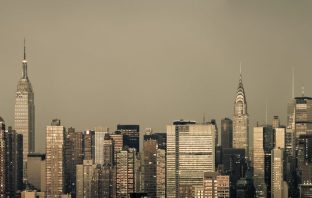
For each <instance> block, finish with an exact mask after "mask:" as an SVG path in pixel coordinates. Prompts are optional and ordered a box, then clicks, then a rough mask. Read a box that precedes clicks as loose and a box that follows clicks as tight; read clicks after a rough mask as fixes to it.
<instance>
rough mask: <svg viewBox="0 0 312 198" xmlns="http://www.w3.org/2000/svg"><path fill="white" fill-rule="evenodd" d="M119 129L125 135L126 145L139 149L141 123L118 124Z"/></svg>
mask: <svg viewBox="0 0 312 198" xmlns="http://www.w3.org/2000/svg"><path fill="white" fill-rule="evenodd" d="M117 131H120V132H121V134H122V135H123V142H124V146H127V147H129V148H135V149H136V150H137V151H139V148H140V141H139V139H140V126H139V125H122V124H118V125H117Z"/></svg>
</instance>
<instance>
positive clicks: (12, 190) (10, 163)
mask: <svg viewBox="0 0 312 198" xmlns="http://www.w3.org/2000/svg"><path fill="white" fill-rule="evenodd" d="M5 147H6V149H5V150H6V153H7V155H6V160H5V162H6V171H7V172H6V189H7V190H6V191H7V196H9V197H16V192H17V191H20V190H22V189H23V187H24V186H23V135H22V134H17V133H16V131H15V130H12V128H11V127H8V130H7V131H6V132H5Z"/></svg>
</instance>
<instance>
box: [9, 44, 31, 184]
mask: <svg viewBox="0 0 312 198" xmlns="http://www.w3.org/2000/svg"><path fill="white" fill-rule="evenodd" d="M22 69H23V70H22V77H21V79H20V80H19V81H18V84H17V90H16V96H15V113H14V128H15V130H16V132H17V133H20V134H22V135H23V161H24V165H23V169H24V172H23V176H24V179H26V177H25V174H26V169H27V164H26V163H27V156H28V154H29V153H32V152H35V102H34V92H33V88H32V85H31V83H30V80H29V78H28V73H27V72H28V71H27V60H26V47H25V42H24V59H23V61H22Z"/></svg>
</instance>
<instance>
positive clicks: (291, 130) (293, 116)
mask: <svg viewBox="0 0 312 198" xmlns="http://www.w3.org/2000/svg"><path fill="white" fill-rule="evenodd" d="M310 131H312V98H311V97H306V96H304V93H302V96H301V97H295V98H294V99H293V100H291V102H290V103H289V105H288V110H287V129H286V138H285V139H286V142H285V144H286V154H287V166H286V167H287V168H286V169H287V171H286V177H287V182H288V184H289V196H290V197H298V196H299V191H298V189H299V187H298V184H300V183H301V182H302V178H301V176H300V175H302V173H301V171H302V170H301V168H300V164H301V163H300V162H299V160H300V157H299V155H300V150H302V149H301V148H300V147H301V146H302V145H301V140H300V136H301V135H307V134H308V133H310ZM307 175H308V174H303V176H307Z"/></svg>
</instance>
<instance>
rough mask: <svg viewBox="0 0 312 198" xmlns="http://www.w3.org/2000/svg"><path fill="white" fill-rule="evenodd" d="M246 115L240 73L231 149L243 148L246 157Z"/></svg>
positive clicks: (247, 125)
mask: <svg viewBox="0 0 312 198" xmlns="http://www.w3.org/2000/svg"><path fill="white" fill-rule="evenodd" d="M248 117H249V116H248V113H247V101H246V95H245V90H244V87H243V80H242V72H240V78H239V84H238V89H237V93H236V98H235V102H234V115H233V148H243V149H245V151H246V155H247V156H248V139H249V138H248V136H249V134H248V133H249V118H248Z"/></svg>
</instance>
